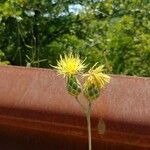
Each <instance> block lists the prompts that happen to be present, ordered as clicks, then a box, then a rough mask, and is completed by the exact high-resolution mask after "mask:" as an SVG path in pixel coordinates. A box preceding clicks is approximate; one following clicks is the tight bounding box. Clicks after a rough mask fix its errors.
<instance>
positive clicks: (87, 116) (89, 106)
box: [86, 102, 92, 150]
mask: <svg viewBox="0 0 150 150" xmlns="http://www.w3.org/2000/svg"><path fill="white" fill-rule="evenodd" d="M86 118H87V127H88V147H89V150H92V139H91V102H89V105H88V111H87V114H86Z"/></svg>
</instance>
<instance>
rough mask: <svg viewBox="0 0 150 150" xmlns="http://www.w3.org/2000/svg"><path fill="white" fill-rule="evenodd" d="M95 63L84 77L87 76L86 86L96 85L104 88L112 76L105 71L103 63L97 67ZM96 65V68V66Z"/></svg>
mask: <svg viewBox="0 0 150 150" xmlns="http://www.w3.org/2000/svg"><path fill="white" fill-rule="evenodd" d="M96 65H97V64H95V65H94V66H93V67H92V68H91V69H90V70H89V71H88V73H87V74H85V75H84V77H87V80H86V82H85V85H84V86H88V85H91V84H93V85H95V86H96V87H98V88H103V87H104V86H105V85H106V84H107V83H109V82H110V77H109V76H108V75H106V74H104V73H102V72H103V67H104V66H103V65H101V66H99V67H96ZM95 67H96V68H95Z"/></svg>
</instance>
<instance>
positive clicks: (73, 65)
mask: <svg viewBox="0 0 150 150" xmlns="http://www.w3.org/2000/svg"><path fill="white" fill-rule="evenodd" d="M55 68H56V69H57V71H58V73H59V74H62V75H64V76H71V75H76V74H77V73H79V72H80V71H82V70H83V69H84V68H85V65H84V61H81V60H80V58H79V55H75V56H74V55H73V54H72V53H69V55H66V54H65V55H64V58H63V57H62V56H60V60H59V61H57V66H56V67H55Z"/></svg>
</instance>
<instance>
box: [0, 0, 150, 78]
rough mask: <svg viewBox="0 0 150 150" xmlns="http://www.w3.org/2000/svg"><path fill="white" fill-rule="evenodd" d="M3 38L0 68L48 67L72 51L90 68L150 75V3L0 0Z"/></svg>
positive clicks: (134, 0) (0, 36) (145, 0)
mask: <svg viewBox="0 0 150 150" xmlns="http://www.w3.org/2000/svg"><path fill="white" fill-rule="evenodd" d="M72 9H74V10H72ZM0 39H1V40H0V63H2V62H3V61H6V60H7V63H6V64H8V62H10V64H12V65H23V66H33V67H49V64H52V65H56V63H57V62H56V60H57V59H59V56H60V54H63V53H68V52H69V51H73V52H74V53H79V54H80V55H81V57H82V58H83V59H84V58H85V57H86V58H87V59H86V61H87V63H88V64H89V67H90V66H91V65H93V64H94V63H96V62H99V63H100V64H105V68H106V71H107V72H108V73H113V74H127V75H137V76H150V2H149V0H132V1H131V0H117V1H116V0H94V1H93V0H63V2H62V1H60V0H51V1H49V0H41V1H37V0H1V2H0Z"/></svg>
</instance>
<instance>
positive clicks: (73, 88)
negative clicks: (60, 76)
mask: <svg viewBox="0 0 150 150" xmlns="http://www.w3.org/2000/svg"><path fill="white" fill-rule="evenodd" d="M67 89H68V92H69V93H70V94H71V95H73V96H78V95H79V94H80V93H81V85H80V83H79V81H78V79H77V78H76V77H75V76H73V75H72V76H69V77H68V81H67Z"/></svg>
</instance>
